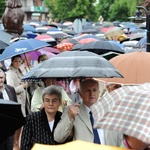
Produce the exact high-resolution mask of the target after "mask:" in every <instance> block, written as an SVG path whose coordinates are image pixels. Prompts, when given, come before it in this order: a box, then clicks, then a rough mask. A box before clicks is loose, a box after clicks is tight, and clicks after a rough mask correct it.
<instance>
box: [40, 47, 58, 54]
mask: <svg viewBox="0 0 150 150" xmlns="http://www.w3.org/2000/svg"><path fill="white" fill-rule="evenodd" d="M38 50H39V51H40V52H43V53H44V52H45V53H48V52H51V53H54V54H59V53H60V51H59V50H58V49H57V48H54V47H43V48H40V49H38Z"/></svg>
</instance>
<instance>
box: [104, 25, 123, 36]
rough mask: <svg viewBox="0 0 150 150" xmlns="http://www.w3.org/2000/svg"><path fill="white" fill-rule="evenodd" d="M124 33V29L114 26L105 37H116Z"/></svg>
mask: <svg viewBox="0 0 150 150" xmlns="http://www.w3.org/2000/svg"><path fill="white" fill-rule="evenodd" d="M122 34H123V30H121V29H120V28H119V27H114V28H111V29H109V30H108V31H107V32H105V34H104V36H105V37H116V36H120V35H122Z"/></svg>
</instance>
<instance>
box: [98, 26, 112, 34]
mask: <svg viewBox="0 0 150 150" xmlns="http://www.w3.org/2000/svg"><path fill="white" fill-rule="evenodd" d="M112 28H114V26H110V27H104V28H102V29H101V32H104V33H105V32H107V31H108V30H110V29H112Z"/></svg>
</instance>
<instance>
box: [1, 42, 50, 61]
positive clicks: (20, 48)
mask: <svg viewBox="0 0 150 150" xmlns="http://www.w3.org/2000/svg"><path fill="white" fill-rule="evenodd" d="M46 46H50V44H48V43H46V42H44V41H40V40H37V39H26V40H19V41H17V42H14V43H13V44H11V45H10V46H8V47H7V48H6V49H5V50H4V52H3V53H2V55H1V56H0V61H2V60H5V59H8V58H11V57H13V56H16V55H19V54H23V53H27V52H31V51H34V50H37V49H40V48H43V47H46Z"/></svg>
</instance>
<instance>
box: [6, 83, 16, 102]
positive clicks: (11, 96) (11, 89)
mask: <svg viewBox="0 0 150 150" xmlns="http://www.w3.org/2000/svg"><path fill="white" fill-rule="evenodd" d="M4 86H5V90H6V92H7V95H8V97H9V100H11V101H14V102H17V96H16V92H15V89H14V87H12V86H10V85H7V84H5V85H4Z"/></svg>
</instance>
